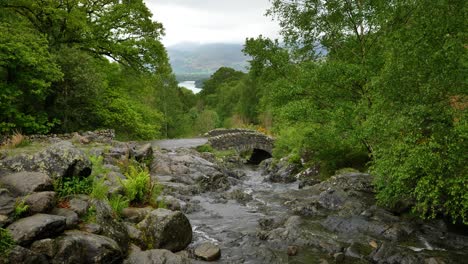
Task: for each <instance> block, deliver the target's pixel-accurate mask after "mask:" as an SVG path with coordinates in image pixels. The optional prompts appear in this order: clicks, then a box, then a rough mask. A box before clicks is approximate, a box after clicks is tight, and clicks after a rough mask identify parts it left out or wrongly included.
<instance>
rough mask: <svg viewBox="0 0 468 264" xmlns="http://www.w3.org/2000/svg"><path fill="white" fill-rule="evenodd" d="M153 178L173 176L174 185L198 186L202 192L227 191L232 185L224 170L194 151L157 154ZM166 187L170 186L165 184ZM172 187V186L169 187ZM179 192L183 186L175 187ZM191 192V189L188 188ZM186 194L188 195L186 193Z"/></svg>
mask: <svg viewBox="0 0 468 264" xmlns="http://www.w3.org/2000/svg"><path fill="white" fill-rule="evenodd" d="M151 173H152V175H157V176H153V177H161V176H171V177H172V180H171V183H172V184H175V183H176V184H184V185H189V186H190V185H194V184H196V185H198V189H199V191H200V192H206V191H215V190H227V189H228V188H229V186H230V183H229V181H228V179H227V176H226V175H225V174H224V173H223V171H222V169H221V168H220V167H219V166H218V165H216V164H214V163H212V162H210V161H208V160H206V159H203V158H202V157H200V154H199V153H198V152H196V151H194V150H189V149H178V150H176V151H174V152H155V153H154V160H153V162H152V165H151ZM163 184H164V185H165V186H168V185H169V184H168V183H167V182H164V183H163ZM169 187H170V186H169ZM174 187H175V188H174V189H175V190H177V191H178V190H179V189H180V188H182V190H183V186H174ZM186 189H187V191H190V189H189V188H186ZM184 194H190V193H186V192H185V191H184Z"/></svg>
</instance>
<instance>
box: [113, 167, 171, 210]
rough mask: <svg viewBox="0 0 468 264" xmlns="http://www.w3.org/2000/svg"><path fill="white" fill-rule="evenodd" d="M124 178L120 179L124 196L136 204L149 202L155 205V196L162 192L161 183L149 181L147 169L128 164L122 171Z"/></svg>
mask: <svg viewBox="0 0 468 264" xmlns="http://www.w3.org/2000/svg"><path fill="white" fill-rule="evenodd" d="M124 175H125V176H126V179H125V180H122V181H121V184H122V186H123V188H124V191H125V195H126V198H128V200H129V202H131V203H137V204H151V205H155V206H157V202H156V201H157V198H158V196H159V195H160V194H161V193H162V190H163V188H162V185H160V184H158V183H156V182H153V181H151V177H150V174H149V172H148V170H147V169H144V168H141V167H139V166H135V165H130V166H128V169H127V171H126V172H125V173H124Z"/></svg>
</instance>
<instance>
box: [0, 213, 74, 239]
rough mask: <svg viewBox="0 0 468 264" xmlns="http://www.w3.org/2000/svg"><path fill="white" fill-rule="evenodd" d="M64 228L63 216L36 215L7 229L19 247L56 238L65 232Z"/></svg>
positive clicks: (21, 220) (23, 219) (64, 220)
mask: <svg viewBox="0 0 468 264" xmlns="http://www.w3.org/2000/svg"><path fill="white" fill-rule="evenodd" d="M65 226H66V219H65V217H63V216H57V215H47V214H36V215H33V216H29V217H26V218H22V219H20V220H18V221H16V222H14V223H13V224H11V225H9V226H8V227H7V229H8V230H9V231H10V233H11V235H12V236H13V239H14V240H15V241H16V242H17V243H18V244H19V245H22V246H25V245H29V244H31V243H32V242H33V241H35V240H39V239H43V238H49V237H53V236H56V235H58V234H60V233H62V232H63V231H64V230H65Z"/></svg>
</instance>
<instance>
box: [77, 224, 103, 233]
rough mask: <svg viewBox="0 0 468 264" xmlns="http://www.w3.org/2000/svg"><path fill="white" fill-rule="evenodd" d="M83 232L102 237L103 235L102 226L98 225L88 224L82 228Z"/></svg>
mask: <svg viewBox="0 0 468 264" xmlns="http://www.w3.org/2000/svg"><path fill="white" fill-rule="evenodd" d="M81 231H85V232H88V233H91V234H96V235H100V234H101V233H102V226H101V225H98V224H96V223H87V224H84V225H83V226H82V227H81Z"/></svg>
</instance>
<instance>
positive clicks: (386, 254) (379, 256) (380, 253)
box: [370, 243, 423, 264]
mask: <svg viewBox="0 0 468 264" xmlns="http://www.w3.org/2000/svg"><path fill="white" fill-rule="evenodd" d="M370 258H371V260H373V261H374V262H377V263H385V264H413V263H423V261H422V259H420V257H419V256H417V255H415V254H414V253H413V252H411V251H409V249H405V248H403V247H398V246H397V245H396V244H392V243H383V244H382V246H380V247H379V248H378V249H377V250H375V251H374V252H372V254H371V256H370Z"/></svg>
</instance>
